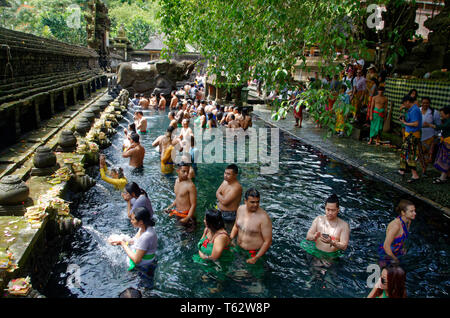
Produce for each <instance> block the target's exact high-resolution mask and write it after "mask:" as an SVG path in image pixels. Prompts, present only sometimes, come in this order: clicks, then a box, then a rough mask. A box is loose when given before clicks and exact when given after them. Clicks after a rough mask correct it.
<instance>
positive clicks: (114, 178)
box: [100, 155, 128, 190]
mask: <svg viewBox="0 0 450 318" xmlns="http://www.w3.org/2000/svg"><path fill="white" fill-rule="evenodd" d="M107 172H108V168H107V166H106V157H105V155H100V176H101V178H102V180H103V181H105V182H108V183H109V184H112V185H113V186H114V188H116V189H117V190H123V188H125V185H126V184H127V182H128V181H127V178H125V176H124V175H123V169H122V168H113V169H111V173H110V176H111V177H108V176H107V174H108V173H107Z"/></svg>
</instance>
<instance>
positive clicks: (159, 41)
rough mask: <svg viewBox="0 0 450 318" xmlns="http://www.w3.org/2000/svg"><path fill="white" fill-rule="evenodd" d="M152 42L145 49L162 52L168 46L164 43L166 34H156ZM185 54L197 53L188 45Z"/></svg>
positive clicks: (151, 37)
mask: <svg viewBox="0 0 450 318" xmlns="http://www.w3.org/2000/svg"><path fill="white" fill-rule="evenodd" d="M149 39H150V42H149V43H147V45H146V46H145V47H144V48H143V50H146V51H161V50H162V49H163V48H166V47H167V46H166V45H165V44H164V43H163V39H164V34H156V35H153V36H150V37H149ZM183 53H197V51H196V50H195V49H194V47H193V46H192V45H189V44H186V51H185V52H183Z"/></svg>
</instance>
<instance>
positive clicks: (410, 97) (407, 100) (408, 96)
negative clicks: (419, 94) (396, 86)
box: [402, 94, 416, 104]
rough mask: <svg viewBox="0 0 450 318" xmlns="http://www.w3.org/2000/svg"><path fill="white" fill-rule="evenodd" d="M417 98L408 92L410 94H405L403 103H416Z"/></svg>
mask: <svg viewBox="0 0 450 318" xmlns="http://www.w3.org/2000/svg"><path fill="white" fill-rule="evenodd" d="M415 100H416V98H414V97H412V96H411V95H409V94H408V95H405V96H403V99H402V104H403V103H404V102H410V103H414V101H415Z"/></svg>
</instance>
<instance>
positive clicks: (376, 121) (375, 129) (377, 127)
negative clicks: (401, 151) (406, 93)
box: [370, 108, 384, 138]
mask: <svg viewBox="0 0 450 318" xmlns="http://www.w3.org/2000/svg"><path fill="white" fill-rule="evenodd" d="M380 110H381V109H378V108H374V110H373V115H372V116H373V117H372V118H373V119H372V121H371V122H370V138H373V137H376V136H378V135H379V134H380V133H381V132H382V131H383V125H384V118H383V117H384V109H383V110H382V111H380ZM380 115H381V116H380ZM382 116H383V117H382Z"/></svg>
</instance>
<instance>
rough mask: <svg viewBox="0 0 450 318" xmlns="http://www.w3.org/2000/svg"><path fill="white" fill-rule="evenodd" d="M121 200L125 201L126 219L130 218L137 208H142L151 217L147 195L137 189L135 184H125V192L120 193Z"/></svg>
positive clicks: (151, 210)
mask: <svg viewBox="0 0 450 318" xmlns="http://www.w3.org/2000/svg"><path fill="white" fill-rule="evenodd" d="M122 198H123V199H124V200H125V201H127V212H128V217H129V218H131V214H132V213H133V211H134V210H136V209H137V208H139V207H144V208H146V209H147V210H148V211H149V212H150V216H151V217H152V216H153V208H152V203H151V202H150V199H149V198H148V195H147V193H146V192H145V191H144V190H142V189H141V188H139V186H138V185H137V184H136V183H135V182H131V183H127V185H126V186H125V191H124V192H122Z"/></svg>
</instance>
